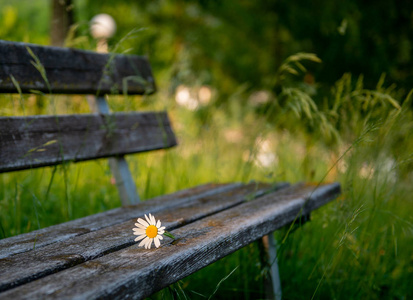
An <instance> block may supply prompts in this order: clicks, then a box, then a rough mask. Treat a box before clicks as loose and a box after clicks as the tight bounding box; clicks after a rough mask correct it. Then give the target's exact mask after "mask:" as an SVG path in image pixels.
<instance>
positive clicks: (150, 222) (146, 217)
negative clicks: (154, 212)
mask: <svg viewBox="0 0 413 300" xmlns="http://www.w3.org/2000/svg"><path fill="white" fill-rule="evenodd" d="M145 219H146V221H147V222H148V224H149V225H153V224H152V221H151V218H149V217H148V216H147V215H145Z"/></svg>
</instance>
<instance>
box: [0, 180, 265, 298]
mask: <svg viewBox="0 0 413 300" xmlns="http://www.w3.org/2000/svg"><path fill="white" fill-rule="evenodd" d="M269 189H270V186H269V185H268V184H258V185H257V184H249V185H246V186H240V187H238V188H236V189H231V190H230V191H227V192H223V193H219V194H216V195H213V196H206V197H200V198H197V199H194V200H192V201H190V202H187V203H186V204H184V205H182V206H179V207H174V209H173V210H171V209H164V208H163V209H162V210H161V211H159V212H157V214H156V215H155V216H156V217H158V218H159V219H161V220H162V222H163V225H164V226H166V227H167V230H169V231H170V230H173V229H175V228H178V227H181V226H183V225H184V224H189V223H191V222H194V221H196V220H198V219H201V218H203V217H205V216H208V215H211V214H213V213H217V212H220V211H222V210H225V209H228V208H229V207H233V206H235V205H238V204H241V203H243V202H245V201H246V200H247V199H252V198H253V197H255V196H256V195H262V194H263V193H265V192H266V191H268V190H269ZM138 217H143V214H142V213H139V214H138V215H135V216H133V218H131V219H130V220H128V221H126V222H123V223H120V224H116V225H113V226H111V227H106V228H104V229H101V230H98V231H95V232H91V233H87V234H84V235H81V236H77V237H74V238H71V239H70V240H67V241H65V242H61V243H55V244H52V245H49V246H46V247H43V248H42V249H40V250H38V251H37V250H34V251H29V252H26V253H22V254H18V255H14V256H11V257H8V258H7V259H5V260H0V270H6V272H0V291H3V290H6V289H9V288H11V287H13V286H16V285H20V284H22V283H25V282H29V281H32V280H34V279H37V278H40V277H43V276H46V275H48V274H52V273H55V272H57V271H60V270H62V269H65V268H68V267H73V266H74V265H76V264H79V263H82V262H85V261H88V260H91V259H94V258H96V257H100V256H102V255H104V254H107V253H110V252H113V251H115V250H118V249H122V248H125V247H127V246H130V245H131V244H133V243H134V242H133V239H134V236H133V235H132V228H133V227H134V223H136V219H137V218H138Z"/></svg>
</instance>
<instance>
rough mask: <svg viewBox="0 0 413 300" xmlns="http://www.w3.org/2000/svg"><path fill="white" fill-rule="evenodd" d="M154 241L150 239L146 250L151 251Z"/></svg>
mask: <svg viewBox="0 0 413 300" xmlns="http://www.w3.org/2000/svg"><path fill="white" fill-rule="evenodd" d="M152 240H153V239H149V241H148V242H147V243H146V249H151V246H152Z"/></svg>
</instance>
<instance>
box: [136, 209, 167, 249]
mask: <svg viewBox="0 0 413 300" xmlns="http://www.w3.org/2000/svg"><path fill="white" fill-rule="evenodd" d="M145 219H146V221H145V220H143V219H141V218H139V219H138V223H135V226H136V227H137V228H133V234H134V235H137V236H138V237H137V238H136V239H135V242H137V241H140V240H142V241H141V242H140V243H139V247H140V246H145V249H150V248H151V245H152V241H153V242H154V243H155V247H156V248H158V247H159V246H160V245H161V242H160V240H163V236H162V234H164V233H165V226H163V227H161V221H160V220H158V221H157V222H156V220H155V217H154V216H152V215H151V214H149V217H148V216H147V215H145Z"/></svg>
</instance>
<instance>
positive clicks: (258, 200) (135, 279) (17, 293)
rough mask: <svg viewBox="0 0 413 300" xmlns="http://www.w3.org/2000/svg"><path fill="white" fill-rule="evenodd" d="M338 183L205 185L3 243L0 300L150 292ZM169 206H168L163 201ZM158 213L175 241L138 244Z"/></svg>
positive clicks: (307, 205) (284, 220)
mask: <svg viewBox="0 0 413 300" xmlns="http://www.w3.org/2000/svg"><path fill="white" fill-rule="evenodd" d="M339 193H340V186H339V184H337V183H333V184H324V185H320V186H315V185H309V184H296V185H293V186H288V185H287V184H276V185H269V184H263V183H250V184H206V185H202V186H198V187H195V188H191V189H187V190H183V191H179V192H177V193H174V194H171V195H165V196H161V197H157V198H154V199H152V200H149V201H145V202H142V203H139V204H137V205H131V206H126V207H122V208H117V209H114V210H110V211H107V212H104V213H100V214H96V215H92V216H88V217H85V218H82V219H78V220H74V221H71V222H67V223H64V224H59V225H55V226H51V227H48V228H44V229H41V230H37V231H33V232H30V233H27V234H24V235H20V236H16V237H11V238H8V239H3V240H0V249H1V250H0V251H1V252H0V257H1V259H0V270H2V272H1V273H0V299H13V298H28V299H29V298H30V299H33V298H34V299H48V298H50V299H53V298H58V299H65V298H79V299H95V298H134V299H141V298H144V297H147V296H149V295H151V294H153V293H155V292H157V291H159V290H161V289H162V288H164V287H167V286H168V285H170V284H172V283H174V282H176V281H178V280H180V279H182V278H184V277H186V276H188V275H190V274H192V273H193V272H195V271H197V270H199V269H201V268H203V267H205V266H207V265H209V264H211V263H213V262H215V261H217V260H218V259H220V258H222V257H224V256H226V255H228V254H230V253H232V252H234V251H236V250H238V249H240V248H242V247H244V246H246V245H248V244H249V243H251V242H253V241H255V240H257V239H259V238H261V237H263V236H264V235H266V234H269V233H271V232H273V231H274V230H276V229H279V228H281V227H283V226H285V225H288V224H290V223H291V222H294V221H295V222H297V219H298V217H300V216H306V215H309V214H310V212H311V211H312V210H314V209H316V208H318V207H320V206H322V205H323V204H325V203H327V202H329V201H330V200H332V199H334V198H335V197H336V196H337V195H338V194H339ZM161 203H162V205H160V204H161ZM148 213H151V214H153V215H155V217H156V218H157V219H159V220H161V221H162V225H163V226H166V230H167V231H169V232H171V233H172V234H173V235H174V236H175V237H176V239H175V240H172V239H171V238H168V237H165V238H164V240H163V241H162V243H161V246H160V247H159V248H157V249H156V248H154V247H152V249H148V250H146V249H144V248H143V247H138V244H139V243H138V242H134V238H135V236H134V235H132V228H133V227H134V223H135V222H136V219H137V218H139V217H143V215H144V214H148Z"/></svg>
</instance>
